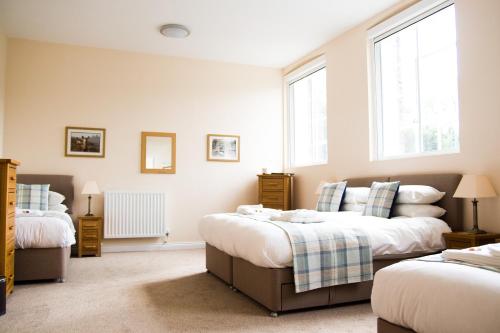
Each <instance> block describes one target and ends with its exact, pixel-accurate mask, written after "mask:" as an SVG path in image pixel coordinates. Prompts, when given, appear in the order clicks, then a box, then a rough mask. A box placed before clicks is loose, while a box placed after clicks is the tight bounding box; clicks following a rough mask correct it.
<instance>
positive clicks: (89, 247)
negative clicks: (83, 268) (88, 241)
mask: <svg viewBox="0 0 500 333" xmlns="http://www.w3.org/2000/svg"><path fill="white" fill-rule="evenodd" d="M83 247H84V248H86V249H97V246H96V245H84V246H83Z"/></svg>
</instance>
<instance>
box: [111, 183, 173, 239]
mask: <svg viewBox="0 0 500 333" xmlns="http://www.w3.org/2000/svg"><path fill="white" fill-rule="evenodd" d="M165 205H166V198H165V193H161V192H124V191H106V192H104V238H139V237H144V238H146V237H161V236H165V235H166V234H167V222H166V209H165Z"/></svg>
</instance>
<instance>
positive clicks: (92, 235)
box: [77, 216, 102, 257]
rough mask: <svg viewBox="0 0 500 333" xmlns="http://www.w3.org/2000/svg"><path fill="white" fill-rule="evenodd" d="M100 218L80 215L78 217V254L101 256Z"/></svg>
mask: <svg viewBox="0 0 500 333" xmlns="http://www.w3.org/2000/svg"><path fill="white" fill-rule="evenodd" d="M101 239H102V218H101V217H99V216H80V217H79V218H78V240H77V241H78V256H79V257H81V256H97V257H100V256H101Z"/></svg>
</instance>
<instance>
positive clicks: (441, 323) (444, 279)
mask: <svg viewBox="0 0 500 333" xmlns="http://www.w3.org/2000/svg"><path fill="white" fill-rule="evenodd" d="M371 299H372V308H373V312H374V313H375V314H376V315H377V316H379V317H380V318H383V319H385V320H387V321H389V322H391V323H394V324H397V325H400V326H404V327H409V328H411V329H413V330H414V331H416V332H419V333H426V332H434V333H436V332H437V333H448V332H449V333H456V332H482V333H489V332H491V333H493V332H495V333H496V332H500V316H499V314H500V274H499V273H496V272H493V271H488V270H485V269H480V268H475V267H470V266H464V265H458V264H451V263H438V262H423V261H403V262H399V263H397V264H394V265H391V266H389V267H386V268H384V269H382V270H379V271H378V272H377V274H375V281H374V285H373V289H372V298H371Z"/></svg>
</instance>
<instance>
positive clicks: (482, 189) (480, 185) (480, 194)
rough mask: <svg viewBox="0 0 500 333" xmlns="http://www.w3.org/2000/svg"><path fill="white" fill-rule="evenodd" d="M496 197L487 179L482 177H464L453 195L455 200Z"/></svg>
mask: <svg viewBox="0 0 500 333" xmlns="http://www.w3.org/2000/svg"><path fill="white" fill-rule="evenodd" d="M496 196H497V194H496V192H495V189H494V188H493V186H492V185H491V183H490V181H489V179H488V177H486V176H482V175H464V176H463V177H462V180H461V181H460V184H458V187H457V190H456V191H455V194H454V195H453V197H455V198H491V197H496Z"/></svg>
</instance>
